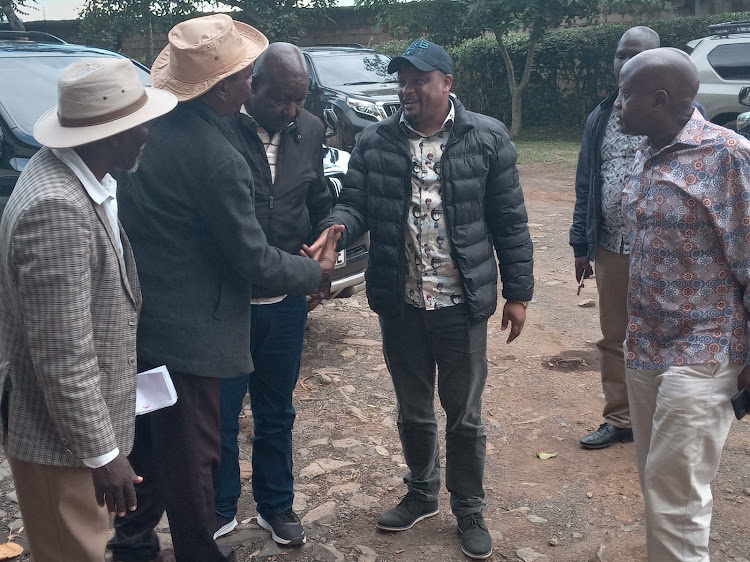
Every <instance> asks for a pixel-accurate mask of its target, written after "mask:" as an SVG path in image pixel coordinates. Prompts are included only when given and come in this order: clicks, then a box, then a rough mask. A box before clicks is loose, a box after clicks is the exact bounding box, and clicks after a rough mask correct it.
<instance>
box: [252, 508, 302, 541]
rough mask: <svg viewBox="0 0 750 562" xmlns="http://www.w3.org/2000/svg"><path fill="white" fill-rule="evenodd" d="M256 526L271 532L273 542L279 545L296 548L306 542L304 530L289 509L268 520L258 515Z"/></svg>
mask: <svg viewBox="0 0 750 562" xmlns="http://www.w3.org/2000/svg"><path fill="white" fill-rule="evenodd" d="M258 525H260V526H261V527H263V528H264V529H265V530H267V531H271V536H272V537H273V540H274V541H276V542H277V543H279V544H284V545H289V546H298V545H301V544H305V543H306V542H307V537H306V536H305V528H304V527H303V526H302V523H300V520H299V517H297V514H296V513H294V511H292V509H291V508H289V509H287V510H286V511H282V512H281V513H279V514H278V515H274V516H273V517H269V518H268V519H266V518H265V517H263V516H262V515H261V514H260V513H259V514H258Z"/></svg>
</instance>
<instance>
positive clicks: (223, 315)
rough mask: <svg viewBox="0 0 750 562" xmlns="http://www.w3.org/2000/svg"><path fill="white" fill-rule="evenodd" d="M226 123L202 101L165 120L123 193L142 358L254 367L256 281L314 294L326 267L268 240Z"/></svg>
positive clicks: (228, 373) (218, 373)
mask: <svg viewBox="0 0 750 562" xmlns="http://www.w3.org/2000/svg"><path fill="white" fill-rule="evenodd" d="M218 126H219V118H218V117H217V115H216V114H215V113H214V112H213V111H212V110H211V109H210V108H209V107H208V106H206V105H205V104H203V103H202V102H200V101H191V102H186V103H181V104H179V106H178V107H177V109H175V110H174V111H172V112H171V113H169V114H167V115H166V116H164V117H162V118H160V119H159V120H158V121H157V122H156V123H155V124H154V125H153V126H152V127H151V129H150V132H149V138H148V143H147V144H146V148H145V151H144V153H143V158H142V160H141V163H140V167H139V168H138V171H136V172H135V173H133V174H130V177H129V179H130V181H129V182H125V181H123V182H122V183H121V184H120V190H119V197H118V201H119V205H120V220H121V221H122V223H123V226H124V228H125V231H126V232H127V233H128V236H129V237H130V240H131V243H132V245H133V251H134V253H135V259H136V263H137V264H138V272H139V276H140V280H141V288H142V292H143V308H142V310H141V318H140V323H139V327H138V357H139V359H140V360H141V361H145V362H147V363H150V364H155V365H160V364H162V363H164V364H166V365H167V367H168V368H169V369H170V370H173V371H177V372H183V373H189V374H193V375H199V376H208V377H220V378H226V377H235V376H238V375H241V374H244V373H249V372H251V371H252V370H253V363H252V358H251V356H250V298H251V294H250V293H251V291H250V288H251V285H252V284H259V285H265V286H273V287H276V288H278V290H279V292H280V293H289V294H297V295H300V294H308V293H311V292H313V291H315V289H316V288H317V287H318V285H319V283H320V275H321V273H320V266H319V265H318V263H317V262H316V261H314V260H312V259H309V258H303V257H300V256H293V255H290V254H287V253H285V252H282V251H281V250H278V249H277V248H273V247H271V246H269V245H268V243H267V242H266V237H265V235H264V234H263V230H262V229H261V227H260V225H259V224H258V221H257V220H256V218H255V210H254V206H253V181H252V176H251V174H250V169H249V167H248V165H247V162H246V161H245V159H244V158H243V157H242V155H241V154H240V153H239V152H237V150H235V148H233V147H232V145H231V143H230V142H229V140H227V138H226V137H225V136H224V135H223V134H222V133H221V131H220V130H219V128H218Z"/></svg>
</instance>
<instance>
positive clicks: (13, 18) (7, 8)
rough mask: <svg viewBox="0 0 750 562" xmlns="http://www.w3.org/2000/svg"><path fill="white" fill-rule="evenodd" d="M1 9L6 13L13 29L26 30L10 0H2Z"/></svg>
mask: <svg viewBox="0 0 750 562" xmlns="http://www.w3.org/2000/svg"><path fill="white" fill-rule="evenodd" d="M0 10H2V11H3V13H4V14H5V17H6V19H7V20H8V23H9V24H10V29H11V30H12V31H26V28H25V27H24V25H23V22H22V21H21V20H20V19H19V18H18V16H17V15H16V12H15V11H14V10H13V6H12V5H11V3H10V0H0Z"/></svg>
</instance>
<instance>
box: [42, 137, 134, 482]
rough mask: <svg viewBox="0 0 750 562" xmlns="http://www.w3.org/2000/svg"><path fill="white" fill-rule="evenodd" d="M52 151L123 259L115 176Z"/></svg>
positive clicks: (94, 460) (64, 151) (98, 460)
mask: <svg viewBox="0 0 750 562" xmlns="http://www.w3.org/2000/svg"><path fill="white" fill-rule="evenodd" d="M52 153H53V154H54V155H55V156H57V158H58V159H59V160H60V162H62V163H63V164H65V165H66V166H67V167H68V168H70V170H71V171H72V172H73V173H74V174H75V176H76V177H77V178H78V180H79V181H80V182H81V184H83V188H84V189H85V190H86V193H88V194H89V197H91V199H92V200H93V201H94V203H96V204H97V205H101V206H102V207H103V208H104V213H105V214H106V215H107V220H109V225H110V226H111V227H112V232H113V233H114V235H115V241H116V242H117V249H118V251H119V252H120V257H121V258H122V259H125V258H124V257H123V250H122V240H121V239H120V226H119V224H118V222H117V181H116V180H115V178H113V177H112V176H110V175H109V174H105V176H104V177H103V178H102V181H101V182H100V181H99V180H97V179H96V177H95V176H94V173H93V172H92V171H91V170H90V169H89V167H88V166H87V165H86V163H85V162H84V161H83V160H82V159H81V157H80V156H78V153H77V152H76V151H75V150H73V149H72V148H53V149H52ZM119 454H120V449H118V448H117V447H115V448H114V449H113V450H112V451H109V452H108V453H104V454H103V455H99V456H98V457H89V458H85V459H81V461H82V462H83V464H85V465H86V466H87V467H89V468H99V467H102V466H104V465H105V464H108V463H110V462H111V461H113V460H114V458H115V457H116V456H117V455H119Z"/></svg>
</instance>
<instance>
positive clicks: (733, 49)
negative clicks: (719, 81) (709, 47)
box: [706, 42, 750, 81]
mask: <svg viewBox="0 0 750 562" xmlns="http://www.w3.org/2000/svg"><path fill="white" fill-rule="evenodd" d="M706 58H707V59H708V62H709V64H710V65H711V66H712V67H713V68H714V70H715V71H716V74H718V75H719V76H721V77H722V78H723V79H724V80H744V81H748V80H750V42H748V43H728V44H726V45H718V46H717V47H716V48H715V49H714V50H713V51H711V52H710V53H709V54H708V57H706Z"/></svg>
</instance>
